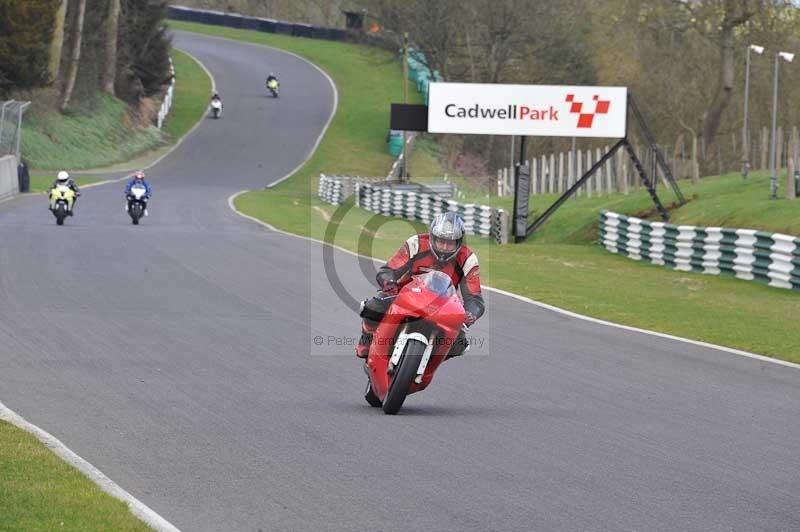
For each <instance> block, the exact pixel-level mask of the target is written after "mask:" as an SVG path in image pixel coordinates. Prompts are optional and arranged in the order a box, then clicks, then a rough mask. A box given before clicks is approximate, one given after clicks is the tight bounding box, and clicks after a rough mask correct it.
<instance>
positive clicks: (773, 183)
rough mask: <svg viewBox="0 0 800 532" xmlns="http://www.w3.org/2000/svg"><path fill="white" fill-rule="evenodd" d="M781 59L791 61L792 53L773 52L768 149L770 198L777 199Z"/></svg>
mask: <svg viewBox="0 0 800 532" xmlns="http://www.w3.org/2000/svg"><path fill="white" fill-rule="evenodd" d="M781 59H783V60H784V61H786V62H787V63H791V62H792V59H794V54H790V53H789V52H778V53H777V54H775V77H774V79H773V82H772V83H773V85H772V139H771V144H770V150H769V171H770V193H769V197H770V199H778V175H777V174H778V173H777V172H776V170H775V164H776V161H775V149H776V145H775V144H776V143H775V140H776V139H775V137H776V135H777V120H778V65H779V64H780V60H781Z"/></svg>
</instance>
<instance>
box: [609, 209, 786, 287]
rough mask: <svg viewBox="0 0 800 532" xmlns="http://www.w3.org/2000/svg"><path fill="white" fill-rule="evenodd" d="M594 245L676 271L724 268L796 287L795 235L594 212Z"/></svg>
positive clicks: (717, 271)
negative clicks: (597, 236)
mask: <svg viewBox="0 0 800 532" xmlns="http://www.w3.org/2000/svg"><path fill="white" fill-rule="evenodd" d="M600 245H602V246H603V247H605V248H606V249H607V250H609V251H611V252H612V253H619V254H621V255H625V256H627V257H629V258H632V259H634V260H643V261H646V262H651V263H653V264H660V265H663V266H667V267H668V268H673V269H675V270H681V271H691V272H700V273H707V274H712V275H719V274H729V275H734V276H736V277H738V278H740V279H747V280H755V281H760V282H763V283H766V284H769V285H770V286H775V287H779V288H787V289H792V290H800V238H798V237H794V236H789V235H783V234H780V233H766V232H762V231H755V230H753V229H728V228H724V227H697V226H693V225H672V224H665V223H662V222H649V221H647V220H642V219H639V218H634V217H631V216H624V215H622V214H617V213H613V212H608V211H602V212H601V213H600Z"/></svg>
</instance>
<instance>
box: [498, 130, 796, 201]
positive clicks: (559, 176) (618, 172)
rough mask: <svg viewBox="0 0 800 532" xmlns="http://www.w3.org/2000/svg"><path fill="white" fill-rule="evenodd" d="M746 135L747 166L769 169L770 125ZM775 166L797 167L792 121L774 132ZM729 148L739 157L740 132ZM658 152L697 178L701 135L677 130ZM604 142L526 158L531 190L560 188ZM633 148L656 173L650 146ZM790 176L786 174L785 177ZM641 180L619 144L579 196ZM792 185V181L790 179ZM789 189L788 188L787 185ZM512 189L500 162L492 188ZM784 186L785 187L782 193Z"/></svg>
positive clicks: (678, 174) (677, 172)
mask: <svg viewBox="0 0 800 532" xmlns="http://www.w3.org/2000/svg"><path fill="white" fill-rule="evenodd" d="M752 135H754V136H751V137H750V138H751V141H750V146H751V147H750V150H749V151H750V154H749V155H750V156H749V164H750V169H751V170H768V169H769V130H768V129H767V128H762V129H761V130H760V131H756V132H754V133H753V134H752ZM776 137H777V139H778V142H777V146H776V166H777V168H778V169H784V168H788V169H789V170H790V171H792V173H793V171H794V170H795V169H798V170H800V165H798V162H799V161H798V151H800V137H798V129H797V127H793V128H791V134H789V133H788V131H787V135H784V131H783V128H778V130H777V135H776ZM730 142H731V146H730V147H729V148H728V152H727V153H728V154H730V153H733V154H734V155H735V156H736V157H737V159H739V160H742V159H743V155H744V154H743V152H742V146H743V144H744V143H743V142H741V133H739V134H738V135H732V136H731V139H730ZM659 147H660V149H661V153H662V154H663V155H664V156H665V157H666V158H667V161H668V162H669V164H670V170H671V171H672V174H673V175H674V176H675V178H676V179H691V180H692V181H693V182H694V183H697V182H698V181H699V179H700V167H699V164H698V162H697V161H698V158H699V157H700V155H701V154H702V153H704V152H705V146H704V145H703V142H702V140H701V139H697V138H689V139H688V140H687V138H686V137H685V136H684V135H680V136H679V137H678V139H677V140H676V141H675V144H673V145H661V146H659ZM608 149H609V147H608V146H605V147H604V148H589V149H580V150H575V151H574V152H573V151H568V152H563V153H555V154H553V153H551V154H550V155H541V156H538V157H533V158H532V159H530V160H529V163H530V165H531V194H534V195H541V194H562V193H563V192H565V191H566V190H568V189H569V188H570V187H571V186H572V185H573V184H574V183H575V181H576V179H579V178H580V176H582V175H583V173H584V172H585V171H586V170H587V169H589V168H591V167H592V165H593V164H594V162H596V161H597V160H599V159H600V157H602V156H603V154H604V153H605V152H606V151H608ZM634 150H635V151H636V155H637V157H638V158H639V160H640V161H641V162H642V165H643V166H644V168H645V169H646V170H647V172H648V175H650V176H654V175H656V170H657V169H658V166H657V165H656V164H655V156H654V154H653V150H651V149H650V148H648V147H644V146H635V147H634ZM739 169H741V163H739V164H738V165H737V167H736V168H727V169H720V171H723V170H727V171H736V170H739ZM790 181H791V180H790ZM659 184H666V179H665V177H664V175H663V173H662V172H661V171H660V170H659V171H658V176H657V186H658V185H659ZM641 186H642V183H641V179H640V177H639V175H638V173H637V172H636V169H635V168H634V167H633V163H632V162H631V161H630V159H629V158H628V155H627V154H626V153H625V150H619V151H618V152H617V153H616V154H615V155H614V156H613V157H611V158H610V159H609V160H608V161H606V164H604V165H603V167H602V168H601V169H600V170H599V171H598V172H597V173H596V174H595V175H594V176H592V177H591V178H590V179H589V180H588V181H586V183H584V185H583V186H582V187H581V188H580V189H579V190H578V196H587V197H592V196H597V195H603V194H610V193H623V194H627V193H628V192H629V191H631V190H634V191H635V190H638V189H639V188H640V187H641ZM790 186H793V183H792V184H790ZM792 192H793V191H792ZM513 193H514V169H513V168H502V169H500V170H498V171H497V194H498V195H499V196H509V195H512V194H513ZM788 194H789V192H787V195H788Z"/></svg>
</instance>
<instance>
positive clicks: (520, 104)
mask: <svg viewBox="0 0 800 532" xmlns="http://www.w3.org/2000/svg"><path fill="white" fill-rule="evenodd" d="M429 91H430V92H429V100H428V131H429V132H431V133H458V134H476V135H524V136H542V137H603V138H624V137H625V136H626V117H627V111H628V101H627V100H628V89H627V88H626V87H591V86H562V85H499V84H487V83H441V82H434V83H431V84H430V89H429Z"/></svg>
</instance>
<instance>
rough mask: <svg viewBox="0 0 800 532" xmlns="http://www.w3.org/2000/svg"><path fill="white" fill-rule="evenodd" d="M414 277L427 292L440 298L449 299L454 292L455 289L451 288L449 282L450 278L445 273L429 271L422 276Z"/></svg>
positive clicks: (450, 282)
mask: <svg viewBox="0 0 800 532" xmlns="http://www.w3.org/2000/svg"><path fill="white" fill-rule="evenodd" d="M416 277H417V279H419V281H420V282H421V283H422V284H423V285H425V287H426V288H427V289H428V290H430V291H431V292H435V293H437V294H439V295H440V296H445V297H449V296H451V295H453V294H454V293H455V291H456V289H455V288H453V281H451V280H450V276H449V275H447V274H446V273H443V272H440V271H437V270H431V271H429V272H427V273H423V274H422V275H417V276H416Z"/></svg>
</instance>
